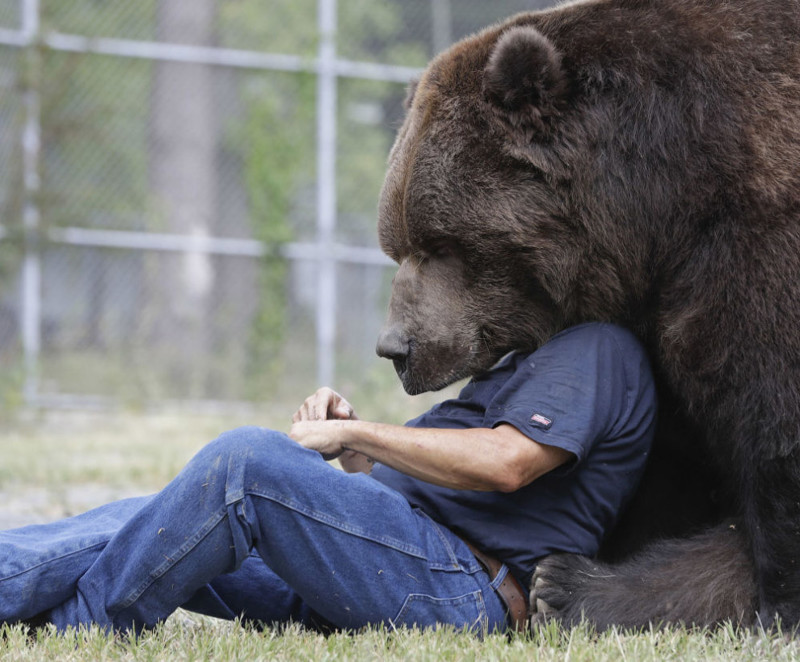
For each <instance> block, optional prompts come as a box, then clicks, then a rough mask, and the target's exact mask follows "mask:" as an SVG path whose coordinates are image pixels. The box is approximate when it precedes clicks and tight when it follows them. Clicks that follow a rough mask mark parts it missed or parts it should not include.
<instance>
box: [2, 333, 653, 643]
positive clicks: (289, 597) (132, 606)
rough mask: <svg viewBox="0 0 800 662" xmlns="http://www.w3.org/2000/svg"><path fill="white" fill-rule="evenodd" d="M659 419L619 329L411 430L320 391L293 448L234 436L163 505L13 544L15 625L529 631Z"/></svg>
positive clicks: (511, 369) (448, 405)
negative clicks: (530, 591)
mask: <svg viewBox="0 0 800 662" xmlns="http://www.w3.org/2000/svg"><path fill="white" fill-rule="evenodd" d="M655 408H656V400H655V392H654V387H653V382H652V376H651V374H650V370H649V367H648V364H647V360H646V357H645V354H644V351H643V350H642V348H641V347H640V345H639V344H638V342H637V341H636V340H635V339H634V338H633V336H632V335H631V334H630V333H628V332H627V331H624V330H622V329H620V328H617V327H614V326H611V325H608V324H586V325H582V326H578V327H573V328H572V329H568V330H567V331H564V332H562V333H560V334H558V335H557V336H555V337H554V338H553V339H552V340H551V341H550V342H548V343H547V344H545V345H543V346H542V347H541V348H540V349H539V350H537V351H536V352H534V353H532V354H529V355H524V354H519V353H517V354H511V355H509V356H508V357H506V358H505V359H504V360H502V361H501V362H500V363H499V364H498V365H496V366H495V367H494V368H493V369H492V370H490V371H489V372H488V373H486V374H482V375H479V376H477V377H475V378H474V379H473V380H472V381H471V382H470V383H469V384H468V385H467V386H466V387H465V388H464V389H463V390H462V392H461V393H460V395H459V397H458V398H457V399H455V400H449V401H446V402H443V403H441V404H439V405H437V406H436V407H434V408H433V409H431V410H430V411H429V412H427V413H425V414H423V415H422V416H420V417H419V418H416V419H414V420H413V421H410V422H409V423H408V424H407V426H405V427H403V426H396V425H383V424H378V423H369V422H366V421H360V420H358V419H357V418H356V416H355V414H354V412H353V409H352V407H351V406H350V404H348V403H347V402H346V401H345V400H344V398H342V397H341V396H340V395H338V394H337V393H335V392H334V391H332V390H330V389H327V388H323V389H320V390H319V391H317V392H316V393H315V394H314V395H312V396H311V397H309V398H308V399H307V400H306V401H305V403H303V405H302V407H301V408H300V409H299V411H297V413H296V414H295V415H294V418H293V421H294V423H293V425H292V427H291V431H290V433H289V435H288V436H287V435H285V434H282V433H280V432H274V431H271V430H266V429H263V428H258V427H246V428H240V429H237V430H233V431H232V432H228V433H226V434H223V435H222V436H221V437H220V438H219V439H217V440H216V441H214V442H212V443H210V444H209V445H207V446H206V447H205V448H204V449H202V450H201V451H200V452H199V453H198V454H197V455H196V456H195V457H194V458H193V459H192V460H191V461H190V462H189V463H188V464H187V465H186V467H185V468H184V469H183V471H181V473H180V474H178V476H177V477H176V478H175V479H174V480H173V481H172V482H171V483H169V484H168V485H167V486H166V487H165V488H164V489H163V490H162V491H161V492H159V493H158V494H156V495H154V496H151V497H142V498H135V499H126V500H123V501H118V502H115V503H111V504H108V505H106V506H102V507H100V508H97V509H95V510H92V511H89V512H87V513H85V514H83V515H79V516H77V517H72V518H69V519H65V520H61V521H58V522H54V523H51V524H44V525H35V526H29V527H25V528H22V529H14V530H10V531H5V532H0V620H2V621H4V622H9V623H15V622H26V623H28V624H29V625H40V624H44V623H54V624H55V625H56V626H57V627H58V628H59V630H62V629H64V628H66V627H68V626H70V625H71V626H78V625H82V624H87V625H88V624H91V623H96V624H98V625H100V626H102V627H105V628H109V629H113V630H123V631H124V630H137V629H141V628H146V627H151V626H153V625H155V624H156V623H158V622H159V621H161V620H163V619H165V618H166V617H167V616H169V614H171V613H172V612H173V611H174V610H175V609H177V608H178V607H184V608H186V609H190V610H193V611H197V612H201V613H205V614H210V615H213V616H219V617H222V618H234V617H236V616H239V615H241V616H243V617H244V618H245V619H247V620H256V621H261V622H264V623H267V624H274V623H284V622H287V621H297V622H300V623H303V624H305V625H307V626H308V627H312V628H317V629H328V628H347V629H355V628H360V627H362V626H365V625H371V624H375V625H377V624H383V625H386V626H388V627H397V626H401V625H406V626H420V627H427V626H435V625H438V624H450V625H453V626H455V627H456V628H465V629H469V630H472V631H475V632H477V633H479V634H481V633H485V632H488V631H503V630H506V629H513V628H516V627H521V626H524V625H525V621H526V617H525V613H524V612H525V604H526V602H527V600H526V594H525V592H523V591H522V589H521V588H520V584H521V585H522V586H525V585H528V584H529V582H530V579H531V576H532V573H533V571H534V570H535V567H536V563H537V560H538V559H540V558H542V557H544V556H546V555H548V554H551V553H553V552H575V553H579V554H585V555H593V554H595V553H596V552H597V550H598V548H599V545H600V542H601V540H602V539H603V537H604V535H605V534H606V532H607V531H609V530H610V528H611V527H612V526H613V525H614V522H615V521H616V519H617V517H618V515H619V513H620V511H621V509H622V508H623V507H624V505H625V503H626V502H627V500H628V499H629V497H630V496H631V495H632V493H633V491H634V490H635V488H636V485H637V483H638V481H639V478H640V476H641V474H642V471H643V468H644V465H645V461H646V458H647V454H648V451H649V448H650V444H651V440H652V436H653V428H654V422H655ZM168 441H169V440H165V443H168ZM337 457H338V458H339V460H340V462H341V464H342V466H343V467H344V469H345V472H348V473H345V472H342V471H339V470H338V469H336V468H335V467H333V466H331V465H329V464H328V463H327V462H325V460H327V459H331V458H337ZM495 559H497V560H495Z"/></svg>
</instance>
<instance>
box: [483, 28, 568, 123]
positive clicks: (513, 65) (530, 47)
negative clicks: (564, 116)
mask: <svg viewBox="0 0 800 662" xmlns="http://www.w3.org/2000/svg"><path fill="white" fill-rule="evenodd" d="M483 89H484V94H485V96H486V98H487V99H488V101H489V102H490V103H491V104H492V105H493V106H494V107H495V109H496V110H497V111H499V113H500V114H501V115H502V116H504V117H505V119H507V120H508V121H509V122H510V123H511V125H512V126H513V127H524V128H528V129H534V130H538V131H542V130H544V129H545V122H544V121H543V118H545V117H547V116H550V115H554V114H556V112H557V109H558V107H559V106H560V104H561V102H562V101H563V100H564V97H565V96H566V90H567V78H566V75H565V73H564V71H563V69H562V66H561V54H560V53H559V52H558V51H557V50H556V48H555V46H553V44H552V43H551V42H550V40H549V39H548V38H547V37H545V36H544V35H543V34H542V33H541V32H539V31H538V30H537V29H536V28H534V27H532V26H517V27H513V28H511V29H509V30H506V31H505V32H504V33H503V34H502V35H501V36H500V38H499V39H498V40H497V43H496V44H495V46H494V50H493V51H492V54H491V55H490V56H489V62H488V64H487V65H486V69H485V70H484V80H483Z"/></svg>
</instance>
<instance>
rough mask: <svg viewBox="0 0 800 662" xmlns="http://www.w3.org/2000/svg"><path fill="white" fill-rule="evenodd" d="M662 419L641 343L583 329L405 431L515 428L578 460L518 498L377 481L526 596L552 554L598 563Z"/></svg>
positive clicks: (521, 357)
mask: <svg viewBox="0 0 800 662" xmlns="http://www.w3.org/2000/svg"><path fill="white" fill-rule="evenodd" d="M655 418H656V394H655V388H654V385H653V378H652V374H651V372H650V367H649V364H648V360H647V357H646V355H645V352H644V350H643V348H642V346H641V345H640V344H639V342H638V340H636V338H635V337H634V336H633V335H632V334H631V333H630V332H629V331H626V330H624V329H622V328H620V327H617V326H614V325H611V324H601V323H589V324H582V325H580V326H575V327H572V328H570V329H567V330H566V331H563V332H562V333H559V334H558V335H556V336H554V337H553V338H552V339H551V340H550V341H548V342H547V343H546V344H545V345H543V346H542V347H540V348H539V349H538V350H536V351H535V352H533V353H532V354H520V353H514V354H510V355H509V356H507V357H505V358H504V359H503V360H502V361H501V362H500V363H498V364H497V365H496V366H495V367H494V368H492V369H491V370H490V371H489V372H487V373H485V374H484V375H481V376H479V377H476V378H475V379H473V380H472V381H470V382H469V383H468V384H467V385H466V386H465V387H464V389H463V390H462V391H461V393H460V394H459V396H458V397H457V398H456V399H453V400H447V401H445V402H442V403H440V404H438V405H436V406H435V407H433V409H431V410H430V411H428V412H427V413H425V414H423V415H422V416H419V417H418V418H415V419H414V420H412V421H409V422H408V423H407V425H409V426H413V427H427V428H460V429H463V428H475V427H485V428H493V427H495V426H497V425H500V424H501V423H508V424H510V425H513V426H514V427H515V428H516V429H517V430H519V431H520V432H522V433H523V434H524V435H526V436H527V437H529V438H531V439H533V440H535V441H537V442H539V443H540V444H548V445H551V446H558V447H559V448H563V449H565V450H567V451H569V452H570V453H572V454H573V455H574V456H575V457H574V460H572V461H570V462H568V463H567V464H566V465H563V466H561V467H559V468H557V469H556V470H554V471H551V472H550V473H548V474H545V475H544V476H541V477H540V478H538V479H536V480H534V481H533V482H532V483H530V484H529V485H527V486H525V487H523V488H521V489H519V490H517V491H516V492H512V493H503V492H478V491H472V490H455V489H450V488H446V487H439V486H437V485H433V484H431V483H427V482H425V481H423V480H420V479H417V478H413V477H411V476H408V475H406V474H403V473H401V472H399V471H396V470H394V469H391V468H389V467H387V466H385V465H381V464H376V465H375V467H374V468H373V470H372V473H371V475H372V476H373V477H374V478H375V479H376V480H379V481H380V482H382V483H384V484H386V485H388V486H389V487H392V488H394V489H395V490H397V491H399V492H401V493H402V494H403V495H405V497H406V498H407V499H408V500H409V502H410V503H411V504H412V505H414V506H417V507H419V508H421V509H423V510H424V511H425V512H426V513H427V514H428V515H430V516H431V517H432V518H433V519H434V520H436V521H437V522H440V523H441V524H444V525H445V526H447V527H448V528H450V529H451V530H452V531H454V532H455V533H457V534H459V535H461V536H463V537H465V538H467V539H468V540H470V541H471V542H473V543H474V544H475V545H477V546H478V547H480V548H481V549H483V550H484V551H486V552H487V553H490V554H493V555H494V556H496V557H497V558H499V559H501V560H502V561H504V562H505V563H506V564H507V565H508V567H509V569H510V570H511V572H512V573H513V574H514V575H515V576H516V577H517V579H519V580H520V581H521V582H522V583H523V586H527V585H528V582H529V581H530V578H531V574H532V573H533V570H534V569H535V567H536V561H537V559H539V558H541V557H543V556H546V555H548V554H550V553H553V552H574V553H577V554H584V555H588V556H593V555H595V554H596V553H597V551H598V549H599V547H600V543H601V542H602V540H603V537H604V536H605V535H606V533H607V532H608V531H610V530H611V528H612V527H613V526H614V523H615V522H616V521H617V518H618V516H619V514H620V513H621V511H622V510H623V508H624V507H625V505H626V503H627V502H628V500H629V499H630V497H631V496H632V494H633V492H634V491H635V489H636V486H637V485H638V483H639V479H640V477H641V475H642V472H643V470H644V466H645V462H646V460H647V456H648V453H649V450H650V445H651V443H652V439H653V431H654V427H655Z"/></svg>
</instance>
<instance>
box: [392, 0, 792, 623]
mask: <svg viewBox="0 0 800 662" xmlns="http://www.w3.org/2000/svg"><path fill="white" fill-rule="evenodd" d="M407 102H408V113H407V117H406V120H405V122H404V124H403V126H402V128H401V129H400V131H399V134H398V136H397V139H396V142H395V145H394V147H393V149H392V152H391V154H390V157H389V165H388V171H387V175H386V181H385V184H384V189H383V192H382V194H381V201H380V211H379V236H380V241H381V246H382V248H383V249H384V251H385V252H386V253H387V254H388V255H389V256H390V257H392V258H393V259H394V260H395V261H396V262H397V263H398V264H399V269H398V272H397V275H396V277H395V280H394V284H393V290H392V297H391V301H390V305H389V317H388V320H387V323H386V326H385V327H384V329H383V331H382V333H381V336H380V338H379V342H378V352H379V354H381V355H383V356H386V357H388V358H390V359H392V360H393V361H394V364H395V368H396V370H397V373H398V375H399V377H400V379H401V380H402V382H403V385H404V387H405V389H406V390H407V391H408V392H409V393H419V392H422V391H426V390H433V389H438V388H441V387H443V386H445V385H446V384H449V383H451V382H453V381H455V380H457V379H460V378H462V377H466V376H469V375H474V374H476V373H479V372H481V371H482V370H485V369H486V368H488V367H489V366H491V365H492V364H493V363H494V362H495V361H496V360H497V359H499V358H500V357H501V356H502V355H503V354H505V353H506V352H508V351H510V350H513V349H521V350H532V349H534V348H536V347H538V346H539V345H540V344H541V343H542V342H544V341H545V340H546V339H547V338H549V337H550V336H551V335H553V334H554V333H555V332H557V331H559V330H561V329H563V328H565V327H567V326H570V325H573V324H576V323H580V322H584V321H589V320H600V321H610V322H616V323H619V324H622V325H625V326H627V327H629V328H630V329H632V330H633V331H634V332H636V333H637V334H638V336H639V337H640V338H641V339H642V341H643V342H644V344H645V346H646V347H647V349H648V352H649V354H650V357H651V360H652V362H653V366H654V370H655V372H656V376H657V381H658V386H659V397H660V423H659V432H658V435H657V441H656V448H655V449H654V452H653V455H652V459H651V462H650V464H649V467H648V470H647V474H646V476H645V478H644V480H643V484H642V487H641V489H640V491H639V493H638V495H637V497H636V499H635V500H634V503H633V505H632V506H631V508H630V509H629V510H628V512H627V513H626V514H625V516H624V518H623V521H622V522H621V523H620V525H619V526H618V527H617V529H616V530H615V531H614V533H613V535H612V536H611V537H610V538H609V539H608V540H607V541H606V543H605V545H604V549H603V552H602V554H601V557H600V559H599V560H590V559H584V558H581V557H575V556H569V555H564V556H556V557H550V558H548V559H544V560H542V562H541V563H540V565H539V569H538V570H537V573H536V576H535V579H534V586H533V593H532V607H534V608H538V609H539V610H540V611H543V612H544V611H546V612H548V613H550V614H555V615H558V616H560V617H561V618H562V619H564V620H565V621H567V622H573V621H575V620H578V619H579V618H580V617H581V615H583V616H585V617H586V618H587V619H588V620H590V621H592V622H594V623H595V624H597V625H600V626H605V625H610V624H621V625H631V626H638V625H646V624H647V623H659V622H667V621H669V622H684V623H691V624H698V625H708V624H714V623H718V622H720V621H722V620H725V619H733V620H735V621H737V622H739V623H753V622H755V619H756V618H758V619H759V620H760V622H761V623H765V624H768V623H771V622H773V620H774V619H775V617H776V616H777V617H779V618H780V619H781V620H782V622H783V623H784V624H790V625H792V626H794V625H797V624H800V7H799V6H798V4H797V2H796V0H588V1H585V2H576V3H572V4H566V5H564V6H561V7H558V8H555V9H551V10H547V11H542V12H534V13H526V14H520V15H518V16H515V17H512V18H511V19H509V20H508V21H506V22H504V23H502V24H499V25H496V26H492V27H490V28H488V29H486V30H484V31H483V32H480V33H479V34H477V35H474V36H472V37H469V38H467V39H465V40H464V41H462V42H459V43H457V44H456V45H454V46H453V47H451V48H450V49H449V50H448V51H446V52H444V53H443V54H441V55H439V56H438V57H437V58H436V59H434V60H433V62H432V63H431V64H430V65H429V66H428V68H427V69H426V70H425V72H424V73H423V75H422V77H421V78H420V80H419V82H418V83H417V84H416V85H414V86H412V88H411V89H410V93H409V99H408V100H407ZM667 538H671V539H669V540H667Z"/></svg>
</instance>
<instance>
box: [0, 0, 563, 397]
mask: <svg viewBox="0 0 800 662" xmlns="http://www.w3.org/2000/svg"><path fill="white" fill-rule="evenodd" d="M545 4H548V3H547V2H546V0H544V1H542V0H529V1H525V0H495V1H494V2H491V3H488V2H483V1H482V0H192V1H191V2H187V1H186V0H137V1H136V2H123V1H122V0H109V1H106V2H98V1H97V0H0V91H1V92H2V94H0V211H1V212H2V231H1V234H0V278H1V280H0V399H2V403H3V404H4V406H6V407H9V406H14V405H17V404H27V405H34V406H105V405H109V404H113V403H124V404H129V405H143V406H145V405H149V404H152V403H163V402H165V401H176V400H179V401H192V402H201V403H205V404H204V406H210V404H209V403H213V402H218V403H237V402H243V401H244V402H253V401H256V402H258V401H263V400H265V399H267V398H272V397H275V395H276V394H278V393H280V394H282V395H285V396H286V397H291V398H297V397H300V396H301V395H303V394H305V393H307V392H308V391H309V390H310V389H312V388H313V387H314V386H315V385H316V384H318V383H321V382H325V383H329V382H332V381H333V380H335V381H336V383H337V384H342V383H347V382H352V383H353V384H359V385H361V387H362V388H367V389H370V390H373V391H374V390H376V389H377V390H379V389H380V388H381V387H382V384H384V382H385V383H388V382H389V381H390V380H393V376H392V375H391V367H390V366H389V365H388V363H387V366H386V367H385V368H384V367H383V366H380V367H379V362H378V361H377V360H375V359H374V358H373V356H374V354H373V346H374V340H375V337H376V335H377V331H378V329H379V326H380V324H381V321H382V319H383V315H384V310H385V306H386V301H387V297H388V287H389V282H390V279H391V275H392V271H393V270H392V269H391V265H390V264H389V262H388V260H387V259H386V258H385V257H384V256H383V255H382V254H381V253H380V251H379V250H378V249H377V246H376V233H375V228H374V226H375V209H376V202H377V198H378V193H379V189H380V185H381V181H382V176H383V171H384V164H385V159H386V155H387V153H388V150H389V147H390V145H391V142H392V140H393V136H394V132H395V131H396V129H397V127H398V126H399V123H400V122H401V120H402V114H403V110H402V100H403V97H404V93H405V92H404V90H405V84H406V82H407V81H408V80H409V79H410V78H411V77H413V76H414V75H415V74H416V72H418V71H419V70H420V68H421V67H423V66H424V65H425V63H426V62H427V60H429V59H430V57H432V56H433V55H434V54H435V53H436V52H438V51H440V50H441V49H443V48H445V47H446V46H448V45H449V44H450V43H452V42H453V41H455V40H457V39H459V38H461V37H463V36H464V35H466V34H469V33H471V32H473V31H475V30H477V29H480V28H481V27H483V26H485V25H487V24H490V23H492V22H494V21H496V20H499V19H501V18H504V17H505V16H507V15H510V14H512V13H515V12H517V11H522V10H526V9H536V8H540V7H541V6H543V5H545ZM384 363H386V362H384Z"/></svg>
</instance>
